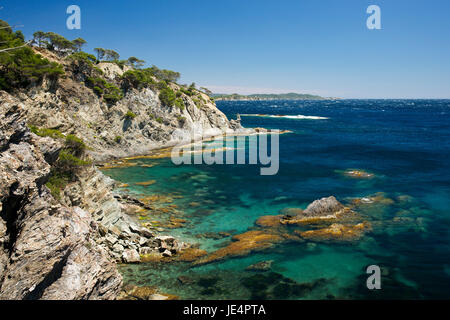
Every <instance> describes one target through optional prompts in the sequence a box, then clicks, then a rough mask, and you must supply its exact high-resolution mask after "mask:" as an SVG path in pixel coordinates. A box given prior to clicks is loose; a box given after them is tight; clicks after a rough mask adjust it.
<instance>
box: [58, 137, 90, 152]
mask: <svg viewBox="0 0 450 320" xmlns="http://www.w3.org/2000/svg"><path fill="white" fill-rule="evenodd" d="M65 146H66V148H67V151H69V152H70V153H72V154H73V155H75V156H78V157H79V156H81V155H82V154H83V153H84V151H85V150H86V144H85V143H84V141H83V140H82V139H80V138H78V137H76V136H74V135H73V134H69V135H67V136H66V141H65ZM60 157H61V156H60Z"/></svg>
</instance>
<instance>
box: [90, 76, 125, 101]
mask: <svg viewBox="0 0 450 320" xmlns="http://www.w3.org/2000/svg"><path fill="white" fill-rule="evenodd" d="M85 83H86V85H87V86H88V87H89V88H92V90H93V91H94V92H95V94H97V95H98V96H99V97H103V99H104V100H105V101H106V102H107V103H109V104H114V103H116V102H117V101H119V100H120V99H122V98H123V94H122V91H121V90H120V89H119V88H117V87H116V86H115V85H113V84H111V83H109V82H107V81H106V80H105V79H103V78H100V77H89V78H87V79H86V81H85Z"/></svg>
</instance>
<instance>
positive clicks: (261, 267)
mask: <svg viewBox="0 0 450 320" xmlns="http://www.w3.org/2000/svg"><path fill="white" fill-rule="evenodd" d="M273 262H274V261H273V260H267V261H261V262H258V263H255V264H252V265H250V266H248V267H247V268H245V270H247V271H269V270H270V269H271V268H272V264H273Z"/></svg>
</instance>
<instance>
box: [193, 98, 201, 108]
mask: <svg viewBox="0 0 450 320" xmlns="http://www.w3.org/2000/svg"><path fill="white" fill-rule="evenodd" d="M192 101H194V104H195V106H196V107H197V108H200V107H201V106H202V104H201V103H200V100H199V99H195V98H194V99H192Z"/></svg>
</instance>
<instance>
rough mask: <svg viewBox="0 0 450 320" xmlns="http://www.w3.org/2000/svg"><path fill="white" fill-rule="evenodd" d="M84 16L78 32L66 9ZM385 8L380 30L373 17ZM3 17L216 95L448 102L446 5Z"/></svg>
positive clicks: (179, 4) (260, 6) (54, 2)
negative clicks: (163, 71) (173, 74)
mask: <svg viewBox="0 0 450 320" xmlns="http://www.w3.org/2000/svg"><path fill="white" fill-rule="evenodd" d="M71 4H76V5H79V6H80V8H81V14H82V17H81V18H82V22H81V23H82V25H81V30H68V29H67V28H66V19H67V17H68V15H67V14H66V8H67V7H68V6H69V5H71ZM371 4H375V5H378V6H379V7H380V8H381V24H382V29H381V30H368V29H367V27H366V20H367V18H368V16H369V15H368V14H367V13H366V9H367V7H368V6H369V5H371ZM0 6H3V9H2V10H0V19H4V20H6V21H8V22H9V23H10V24H11V25H24V26H23V27H21V28H20V29H21V30H23V32H24V34H25V35H26V37H31V35H32V34H33V32H34V31H37V30H42V31H53V32H56V33H59V34H62V35H64V36H65V37H67V38H69V39H74V38H77V37H82V38H84V39H86V40H87V41H88V45H87V46H86V48H85V51H88V52H92V49H93V48H95V47H103V48H108V49H114V50H116V51H118V52H119V53H120V54H121V58H124V59H125V58H128V57H129V56H136V57H138V58H141V59H144V60H145V61H147V63H148V64H149V65H151V64H155V65H156V66H158V67H160V68H168V69H171V70H175V71H178V72H180V73H181V74H182V78H181V82H182V83H191V82H195V83H196V84H197V85H201V86H206V87H208V88H210V89H211V90H213V91H214V92H216V93H233V92H237V93H243V94H248V93H281V92H299V93H313V94H320V95H323V96H333V97H344V98H450V18H449V17H450V1H449V0H385V1H383V0H370V1H366V0H278V1H275V0H271V1H269V0H179V1H178V0H177V1H175V0H126V1H105V0H90V1H83V0H71V1H65V0H47V1H36V0H20V1H18V0H0Z"/></svg>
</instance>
